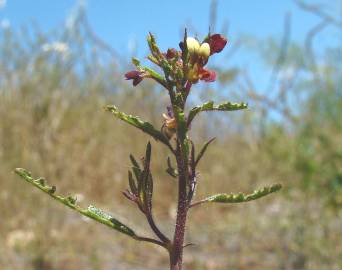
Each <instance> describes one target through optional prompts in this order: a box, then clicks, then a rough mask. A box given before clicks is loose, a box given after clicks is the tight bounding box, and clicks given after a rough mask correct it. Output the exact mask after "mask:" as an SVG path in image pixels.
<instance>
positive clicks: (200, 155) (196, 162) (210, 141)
mask: <svg viewBox="0 0 342 270" xmlns="http://www.w3.org/2000/svg"><path fill="white" fill-rule="evenodd" d="M214 140H215V138H212V139H210V140H209V141H207V142H206V143H205V144H204V145H203V147H202V149H201V151H200V153H199V154H198V156H197V158H196V161H195V167H197V165H198V163H199V162H200V160H201V158H202V157H203V155H204V153H205V151H206V150H207V148H208V146H209V144H210V143H212V142H213V141H214Z"/></svg>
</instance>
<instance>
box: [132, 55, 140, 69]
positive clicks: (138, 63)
mask: <svg viewBox="0 0 342 270" xmlns="http://www.w3.org/2000/svg"><path fill="white" fill-rule="evenodd" d="M132 64H133V65H135V66H136V67H137V68H140V61H139V59H138V58H135V57H132Z"/></svg>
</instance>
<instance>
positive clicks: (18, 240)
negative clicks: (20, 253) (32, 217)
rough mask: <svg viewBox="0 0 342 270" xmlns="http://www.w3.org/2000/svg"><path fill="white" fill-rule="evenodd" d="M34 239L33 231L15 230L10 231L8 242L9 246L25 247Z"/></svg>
mask: <svg viewBox="0 0 342 270" xmlns="http://www.w3.org/2000/svg"><path fill="white" fill-rule="evenodd" d="M33 240H34V233H33V232H32V231H24V230H14V231H11V232H9V233H8V235H7V238H6V244H7V246H8V247H9V248H16V247H19V248H24V247H26V246H27V245H28V244H29V243H30V242H32V241H33Z"/></svg>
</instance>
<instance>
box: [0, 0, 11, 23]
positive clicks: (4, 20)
mask: <svg viewBox="0 0 342 270" xmlns="http://www.w3.org/2000/svg"><path fill="white" fill-rule="evenodd" d="M0 1H1V0H0ZM10 26H11V23H10V21H9V20H8V19H2V20H1V21H0V27H1V28H3V29H7V28H9V27H10Z"/></svg>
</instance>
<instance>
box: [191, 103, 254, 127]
mask: <svg viewBox="0 0 342 270" xmlns="http://www.w3.org/2000/svg"><path fill="white" fill-rule="evenodd" d="M247 107H248V105H247V103H243V102H241V103H233V102H225V103H222V104H219V105H214V102H213V101H209V102H206V103H204V104H202V105H201V106H196V107H194V108H192V109H191V110H190V112H189V116H188V126H189V125H190V123H191V122H192V120H193V119H194V118H195V116H196V115H197V114H198V113H200V112H204V111H236V110H243V109H246V108H247Z"/></svg>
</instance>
